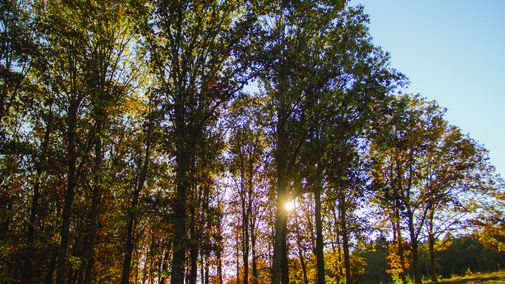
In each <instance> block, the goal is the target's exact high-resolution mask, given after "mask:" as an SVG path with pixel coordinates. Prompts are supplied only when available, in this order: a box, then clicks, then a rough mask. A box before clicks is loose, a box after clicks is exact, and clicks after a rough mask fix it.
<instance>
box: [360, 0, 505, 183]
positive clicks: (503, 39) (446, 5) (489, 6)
mask: <svg viewBox="0 0 505 284" xmlns="http://www.w3.org/2000/svg"><path fill="white" fill-rule="evenodd" d="M357 4H361V5H363V6H364V7H365V12H366V13H367V14H369V15H370V22H371V23H370V34H371V35H372V37H373V42H374V43H375V44H376V45H378V46H381V47H382V48H383V49H384V50H385V51H388V52H389V53H390V54H391V62H392V65H393V67H395V68H396V69H398V70H399V71H400V72H402V73H403V74H405V75H407V77H408V78H409V79H410V82H411V84H410V86H409V88H408V90H407V92H410V93H419V94H421V96H423V97H426V98H428V99H430V100H436V101H437V102H438V103H439V105H441V106H442V107H445V108H447V114H446V119H447V120H448V121H449V122H450V123H451V124H453V125H456V126H458V127H459V128H461V129H462V131H463V133H466V134H469V135H470V137H472V138H473V139H475V140H477V141H479V143H481V144H483V145H484V146H485V147H486V148H487V149H488V150H489V152H490V157H491V163H492V164H493V165H495V167H496V171H497V172H498V173H500V174H501V175H502V177H505V143H504V141H505V0H494V1H491V0H483V1H468V0H462V1H458V0H439V1H435V0H422V1H421V0H418V1H414V0H367V1H365V0H361V1H358V0H353V1H351V5H354V6H355V5H357Z"/></svg>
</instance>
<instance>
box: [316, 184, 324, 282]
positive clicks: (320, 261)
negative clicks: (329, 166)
mask: <svg viewBox="0 0 505 284" xmlns="http://www.w3.org/2000/svg"><path fill="white" fill-rule="evenodd" d="M314 201H315V217H316V259H317V281H318V283H319V284H324V283H326V280H325V274H326V272H325V269H324V240H323V222H322V217H321V188H320V187H319V185H315V186H314Z"/></svg>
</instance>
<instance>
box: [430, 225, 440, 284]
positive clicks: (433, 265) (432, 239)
mask: <svg viewBox="0 0 505 284" xmlns="http://www.w3.org/2000/svg"><path fill="white" fill-rule="evenodd" d="M428 239H429V240H428V242H429V250H430V272H431V282H433V283H435V282H438V278H437V269H436V265H437V263H436V260H435V236H433V233H432V232H431V231H430V232H429V236H428Z"/></svg>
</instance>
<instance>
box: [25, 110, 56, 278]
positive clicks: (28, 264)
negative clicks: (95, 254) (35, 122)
mask: <svg viewBox="0 0 505 284" xmlns="http://www.w3.org/2000/svg"><path fill="white" fill-rule="evenodd" d="M51 129H52V112H51V110H50V111H49V119H48V121H47V127H46V131H45V132H44V141H43V142H42V147H41V156H40V157H38V159H39V160H38V161H37V162H36V165H35V168H36V175H37V176H36V179H35V184H34V185H33V197H32V206H31V209H30V223H29V224H28V235H27V238H26V253H25V263H24V269H23V278H22V279H21V283H22V284H28V283H30V282H31V281H30V277H31V272H32V259H31V258H32V250H33V242H34V240H35V223H36V222H37V211H38V205H39V198H40V176H41V175H42V173H43V171H42V168H43V166H44V165H43V162H42V160H44V161H45V160H46V152H47V148H48V145H49V136H50V134H51Z"/></svg>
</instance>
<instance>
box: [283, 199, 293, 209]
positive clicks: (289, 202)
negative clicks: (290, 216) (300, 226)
mask: <svg viewBox="0 0 505 284" xmlns="http://www.w3.org/2000/svg"><path fill="white" fill-rule="evenodd" d="M284 206H285V207H286V210H288V211H291V210H293V208H295V204H294V203H293V202H292V201H288V202H286V204H285V205H284Z"/></svg>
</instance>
